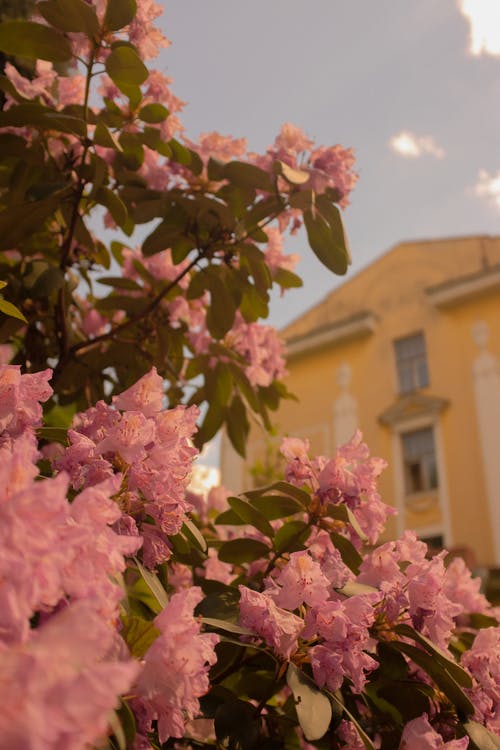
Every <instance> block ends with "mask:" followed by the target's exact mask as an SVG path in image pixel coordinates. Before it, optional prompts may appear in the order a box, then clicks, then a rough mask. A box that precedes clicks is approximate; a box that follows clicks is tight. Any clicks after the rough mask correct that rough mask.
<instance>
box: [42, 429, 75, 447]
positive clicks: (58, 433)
mask: <svg viewBox="0 0 500 750" xmlns="http://www.w3.org/2000/svg"><path fill="white" fill-rule="evenodd" d="M36 434H37V436H38V438H39V439H40V440H47V442H49V443H61V445H65V446H66V445H67V444H68V435H67V430H66V429H65V428H63V427H38V429H37V430H36Z"/></svg>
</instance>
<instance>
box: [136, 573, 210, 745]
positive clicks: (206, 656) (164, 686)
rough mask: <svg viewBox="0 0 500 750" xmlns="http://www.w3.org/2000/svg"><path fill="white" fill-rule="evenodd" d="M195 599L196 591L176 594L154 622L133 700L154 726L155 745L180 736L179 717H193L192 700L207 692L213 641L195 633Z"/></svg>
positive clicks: (196, 703)
mask: <svg viewBox="0 0 500 750" xmlns="http://www.w3.org/2000/svg"><path fill="white" fill-rule="evenodd" d="M201 599H202V593H201V589H199V588H197V587H193V588H190V589H184V590H182V591H179V592H178V593H176V594H174V595H173V596H172V598H171V599H170V601H169V603H168V604H167V606H166V607H165V609H164V610H163V611H162V612H161V613H160V614H159V615H158V617H157V618H156V619H155V620H154V624H155V626H156V627H157V628H158V629H159V630H160V632H161V635H160V636H159V637H158V638H157V639H156V640H155V641H154V643H153V645H152V646H151V647H150V648H149V649H148V651H147V652H146V655H145V657H144V669H143V671H142V672H141V675H140V677H139V680H138V682H137V694H138V697H139V700H140V702H141V704H142V707H143V710H144V711H145V712H146V715H147V716H148V718H149V720H152V719H156V720H157V721H158V734H159V738H160V742H166V741H167V740H168V738H169V737H182V736H183V734H184V722H185V717H187V718H189V719H192V718H194V717H195V716H196V715H197V714H198V712H199V707H200V704H199V700H198V699H199V698H200V697H201V696H202V695H204V694H205V693H206V692H208V689H209V680H208V668H209V666H210V665H211V664H214V663H215V662H216V660H217V658H216V655H215V652H214V647H215V645H216V644H217V643H218V642H219V636H217V635H214V634H213V633H200V621H199V620H198V619H196V618H195V617H194V616H193V610H194V607H195V606H196V604H198V602H199V601H200V600H201Z"/></svg>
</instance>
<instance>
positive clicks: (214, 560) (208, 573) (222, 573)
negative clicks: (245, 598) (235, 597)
mask: <svg viewBox="0 0 500 750" xmlns="http://www.w3.org/2000/svg"><path fill="white" fill-rule="evenodd" d="M203 567H204V568H205V578H210V579H211V580H212V581H220V582H221V583H231V581H232V580H233V578H234V577H235V575H234V573H233V566H232V565H230V563H225V562H221V561H220V560H219V558H218V557H217V551H216V550H215V549H214V548H213V547H210V549H209V550H208V559H207V560H205V562H204V563H203Z"/></svg>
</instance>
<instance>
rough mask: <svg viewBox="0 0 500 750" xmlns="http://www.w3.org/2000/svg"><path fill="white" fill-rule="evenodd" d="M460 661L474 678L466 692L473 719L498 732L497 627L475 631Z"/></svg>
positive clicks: (499, 671) (499, 634) (499, 650)
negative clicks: (474, 713)
mask: <svg viewBox="0 0 500 750" xmlns="http://www.w3.org/2000/svg"><path fill="white" fill-rule="evenodd" d="M461 664H462V666H463V667H465V668H466V669H468V670H469V671H470V673H471V675H472V676H473V678H474V687H473V688H472V690H470V691H468V693H469V698H470V699H471V701H472V703H473V704H474V707H475V709H476V718H477V719H478V720H479V721H485V722H486V726H487V727H488V728H489V729H491V731H492V732H495V733H497V734H499V735H500V627H490V628H484V629H482V630H480V631H479V632H478V634H477V635H476V638H475V640H474V643H473V644H472V647H471V648H470V650H469V651H466V652H465V653H464V654H463V655H462V658H461Z"/></svg>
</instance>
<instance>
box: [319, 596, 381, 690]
mask: <svg viewBox="0 0 500 750" xmlns="http://www.w3.org/2000/svg"><path fill="white" fill-rule="evenodd" d="M378 601H380V596H379V595H378V594H375V593H374V594H365V595H361V596H353V597H351V598H350V599H346V600H345V601H332V600H330V601H328V602H325V604H323V605H322V606H321V607H320V608H318V609H317V610H316V611H315V613H314V614H315V618H314V620H313V619H312V618H311V621H310V622H309V624H308V626H307V629H306V633H305V635H306V637H311V636H312V634H313V633H314V632H317V633H318V635H320V636H321V637H322V638H323V639H324V644H320V645H318V646H314V647H313V648H312V649H311V665H312V668H313V674H314V679H315V680H316V682H317V683H318V685H319V686H320V687H322V686H323V685H325V684H326V685H328V687H329V688H330V689H331V690H337V689H338V688H339V687H340V686H341V684H342V681H343V678H344V675H345V676H347V677H349V678H350V679H351V680H352V682H353V685H354V689H355V690H356V691H357V692H360V691H361V690H362V689H363V686H364V684H365V682H366V673H367V672H370V671H371V670H373V669H375V667H376V666H377V662H376V661H375V660H374V659H372V657H371V656H369V655H368V654H367V653H365V649H367V648H368V647H369V646H370V644H371V638H370V634H369V632H368V628H369V627H370V626H371V625H372V624H373V621H374V618H375V609H374V604H376V603H377V602H378Z"/></svg>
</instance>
